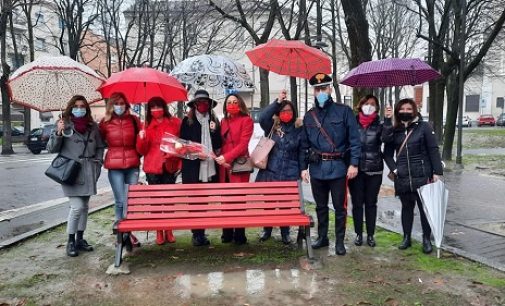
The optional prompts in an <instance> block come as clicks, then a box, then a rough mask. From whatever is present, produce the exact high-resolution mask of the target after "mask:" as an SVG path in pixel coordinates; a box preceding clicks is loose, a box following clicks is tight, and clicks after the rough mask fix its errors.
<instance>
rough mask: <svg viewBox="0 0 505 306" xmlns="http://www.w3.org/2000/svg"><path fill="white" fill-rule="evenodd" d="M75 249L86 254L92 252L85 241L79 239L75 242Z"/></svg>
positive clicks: (91, 248)
mask: <svg viewBox="0 0 505 306" xmlns="http://www.w3.org/2000/svg"><path fill="white" fill-rule="evenodd" d="M76 247H77V249H78V250H79V251H86V252H91V251H93V247H92V246H91V245H89V244H88V242H87V241H86V240H85V239H80V240H77V246H76Z"/></svg>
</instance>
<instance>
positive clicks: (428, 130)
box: [383, 120, 443, 195]
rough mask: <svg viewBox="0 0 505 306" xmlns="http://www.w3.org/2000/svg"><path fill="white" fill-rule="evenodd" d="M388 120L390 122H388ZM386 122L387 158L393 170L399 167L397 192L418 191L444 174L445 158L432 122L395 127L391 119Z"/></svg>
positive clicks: (396, 181) (419, 122) (385, 154)
mask: <svg viewBox="0 0 505 306" xmlns="http://www.w3.org/2000/svg"><path fill="white" fill-rule="evenodd" d="M386 122H387V123H386ZM386 122H385V123H384V129H385V131H384V137H383V140H384V141H385V142H386V146H385V148H384V159H385V161H386V164H387V166H388V167H389V169H390V170H391V171H393V170H395V169H396V170H397V178H396V179H395V191H396V194H397V195H398V194H405V193H409V192H416V190H417V188H419V187H421V186H423V185H426V184H427V183H428V182H429V181H430V180H432V178H433V175H434V174H436V175H443V167H442V160H441V158H440V152H439V149H438V143H437V139H436V137H435V133H434V132H433V129H432V127H431V125H430V124H429V123H427V122H425V121H416V122H412V123H411V124H410V125H409V126H408V127H407V128H405V127H404V126H403V125H400V126H399V127H392V126H391V125H390V122H391V120H387V121H386ZM411 130H413V132H412V134H411V135H410V137H409V139H408V140H407V144H406V145H405V147H404V148H403V150H402V151H401V152H400V155H399V156H397V157H396V161H395V159H394V155H395V152H398V150H399V149H400V146H401V144H402V143H403V141H404V139H405V137H406V135H407V133H409V132H410V131H411Z"/></svg>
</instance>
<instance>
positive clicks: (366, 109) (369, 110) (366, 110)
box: [361, 104, 375, 116]
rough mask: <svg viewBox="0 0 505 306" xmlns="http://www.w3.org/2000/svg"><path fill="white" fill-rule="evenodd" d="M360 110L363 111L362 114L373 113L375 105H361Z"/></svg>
mask: <svg viewBox="0 0 505 306" xmlns="http://www.w3.org/2000/svg"><path fill="white" fill-rule="evenodd" d="M361 111H362V112H363V114H365V115H367V116H370V115H371V114H373V113H375V106H373V105H370V104H367V105H363V106H362V107H361Z"/></svg>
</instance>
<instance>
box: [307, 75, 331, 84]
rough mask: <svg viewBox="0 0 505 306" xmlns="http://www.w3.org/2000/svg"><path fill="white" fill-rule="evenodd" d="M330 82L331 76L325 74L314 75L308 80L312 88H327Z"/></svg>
mask: <svg viewBox="0 0 505 306" xmlns="http://www.w3.org/2000/svg"><path fill="white" fill-rule="evenodd" d="M332 81H333V80H332V78H331V76H329V75H327V74H326V73H316V74H314V75H313V76H312V77H311V78H310V79H309V84H310V86H313V87H320V86H328V85H330V84H331V83H332Z"/></svg>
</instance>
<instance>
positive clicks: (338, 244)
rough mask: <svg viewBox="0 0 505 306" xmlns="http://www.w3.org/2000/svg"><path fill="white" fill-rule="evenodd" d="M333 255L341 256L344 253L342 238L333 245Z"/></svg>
mask: <svg viewBox="0 0 505 306" xmlns="http://www.w3.org/2000/svg"><path fill="white" fill-rule="evenodd" d="M335 253H337V255H340V256H343V255H345V253H346V250H345V245H344V239H343V238H338V239H337V242H336V243H335Z"/></svg>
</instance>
